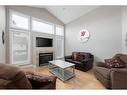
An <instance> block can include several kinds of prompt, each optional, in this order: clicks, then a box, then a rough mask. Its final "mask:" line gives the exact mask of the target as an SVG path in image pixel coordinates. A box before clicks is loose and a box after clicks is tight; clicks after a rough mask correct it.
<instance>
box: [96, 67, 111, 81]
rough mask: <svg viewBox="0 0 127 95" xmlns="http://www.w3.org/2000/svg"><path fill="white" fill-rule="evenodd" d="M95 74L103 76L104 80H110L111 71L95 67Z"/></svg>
mask: <svg viewBox="0 0 127 95" xmlns="http://www.w3.org/2000/svg"><path fill="white" fill-rule="evenodd" d="M94 70H95V72H97V73H99V74H101V75H102V76H103V77H104V78H106V79H110V72H111V69H108V68H104V67H94Z"/></svg>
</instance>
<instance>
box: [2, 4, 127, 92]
mask: <svg viewBox="0 0 127 95" xmlns="http://www.w3.org/2000/svg"><path fill="white" fill-rule="evenodd" d="M126 9H127V7H126V6H99V5H98V6H94V5H93V6H92V5H91V6H85V5H84V6H74V5H73V6H65V5H64V6H62V5H61V6H34V5H32V6H15V5H12V6H9V5H5V6H0V18H2V19H0V27H1V28H0V36H1V38H0V54H1V55H0V63H3V64H0V68H1V70H0V76H1V79H2V80H1V82H0V88H1V89H56V90H58V89H69V90H72V89H126V88H127V77H126V74H127V73H126V72H127V71H126V62H127V60H126V58H127V55H126V53H127V33H126V29H127V28H126V24H127V19H126V18H127V10H126ZM65 14H66V15H65ZM22 73H23V74H22ZM17 74H18V75H19V76H17ZM20 74H21V76H22V78H21V76H20ZM9 75H10V76H9ZM18 78H21V79H18ZM11 79H17V80H11ZM7 80H9V82H8V81H7ZM119 83H121V84H119Z"/></svg>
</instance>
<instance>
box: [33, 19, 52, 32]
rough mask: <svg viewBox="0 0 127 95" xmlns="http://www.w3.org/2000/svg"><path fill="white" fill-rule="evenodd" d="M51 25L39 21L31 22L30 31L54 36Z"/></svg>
mask: <svg viewBox="0 0 127 95" xmlns="http://www.w3.org/2000/svg"><path fill="white" fill-rule="evenodd" d="M53 27H54V26H53V24H49V23H46V22H42V21H39V20H35V19H33V20H32V30H33V31H36V32H42V33H47V34H54V29H53Z"/></svg>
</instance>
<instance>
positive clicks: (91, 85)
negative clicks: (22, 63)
mask: <svg viewBox="0 0 127 95" xmlns="http://www.w3.org/2000/svg"><path fill="white" fill-rule="evenodd" d="M23 70H24V71H30V72H33V73H35V74H45V75H52V74H51V73H50V72H49V71H48V69H47V67H37V68H36V67H27V68H23ZM75 73H76V76H75V77H73V78H71V79H69V80H67V81H65V82H63V81H61V80H59V79H57V81H56V89H79V90H80V89H105V87H104V86H103V85H102V84H101V83H100V82H99V81H98V80H97V79H96V78H95V76H94V75H93V71H92V70H91V71H89V72H82V71H80V70H77V69H75Z"/></svg>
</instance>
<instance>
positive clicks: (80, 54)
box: [76, 53, 85, 62]
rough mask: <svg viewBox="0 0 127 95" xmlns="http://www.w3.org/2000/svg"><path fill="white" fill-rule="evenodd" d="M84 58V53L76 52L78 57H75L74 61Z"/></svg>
mask: <svg viewBox="0 0 127 95" xmlns="http://www.w3.org/2000/svg"><path fill="white" fill-rule="evenodd" d="M84 59H85V55H84V53H78V58H77V60H76V61H80V62H82V61H83V60H84Z"/></svg>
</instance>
